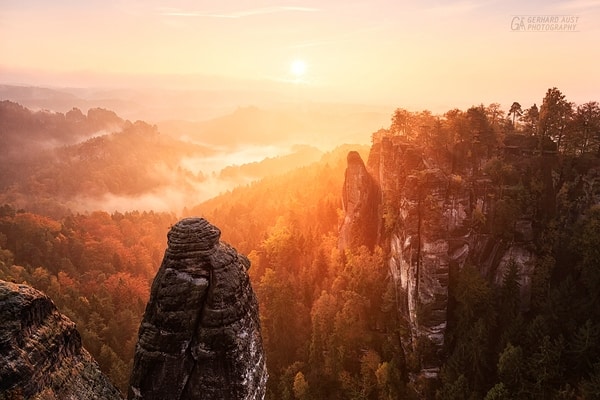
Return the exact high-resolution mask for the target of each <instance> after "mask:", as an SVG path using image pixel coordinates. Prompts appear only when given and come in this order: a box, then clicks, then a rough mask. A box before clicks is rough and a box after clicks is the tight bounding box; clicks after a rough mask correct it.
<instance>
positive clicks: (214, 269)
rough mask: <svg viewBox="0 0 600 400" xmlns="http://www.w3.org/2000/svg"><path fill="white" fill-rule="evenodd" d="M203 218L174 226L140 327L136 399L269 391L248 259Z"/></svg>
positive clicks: (225, 398)
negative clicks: (225, 241) (227, 242)
mask: <svg viewBox="0 0 600 400" xmlns="http://www.w3.org/2000/svg"><path fill="white" fill-rule="evenodd" d="M220 234H221V233H220V231H219V229H218V228H216V227H215V226H213V225H211V224H210V223H208V222H207V221H206V220H204V219H202V218H187V219H183V220H181V221H179V222H178V223H177V224H175V225H174V226H173V227H172V229H171V231H170V232H169V233H168V248H167V250H166V252H165V256H164V259H163V262H162V265H161V267H160V269H159V271H158V273H157V275H156V277H155V279H154V283H153V285H152V292H151V295H150V301H149V303H148V305H147V308H146V312H145V314H144V318H143V321H142V324H141V326H140V331H139V339H138V344H137V346H136V352H135V359H134V367H133V372H132V375H131V380H130V387H129V398H130V399H172V400H178V399H206V400H210V399H215V400H216V399H220V400H234V399H236V400H237V399H248V400H250V399H262V398H264V395H265V389H266V381H267V371H266V366H265V359H264V355H263V349H262V339H261V335H260V322H259V315H258V303H257V300H256V297H255V295H254V292H253V290H252V287H251V285H250V280H249V277H248V274H247V270H248V268H249V267H250V262H249V260H248V259H247V258H246V257H245V256H243V255H240V254H238V253H237V252H236V251H235V249H233V248H232V247H231V246H229V245H227V244H225V243H222V242H220V241H219V238H220Z"/></svg>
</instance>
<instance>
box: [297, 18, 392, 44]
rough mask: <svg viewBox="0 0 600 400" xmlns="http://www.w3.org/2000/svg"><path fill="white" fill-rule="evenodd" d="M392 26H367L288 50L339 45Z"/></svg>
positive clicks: (385, 24) (306, 42) (383, 24)
mask: <svg viewBox="0 0 600 400" xmlns="http://www.w3.org/2000/svg"><path fill="white" fill-rule="evenodd" d="M390 26H391V25H390V24H388V23H382V24H379V25H373V26H366V27H364V28H359V29H353V30H350V31H347V32H343V33H341V34H339V35H330V36H326V37H323V38H320V39H317V40H312V41H305V42H300V43H296V44H292V45H290V46H288V48H290V49H303V48H309V47H318V46H330V45H337V44H339V43H340V42H345V41H351V40H356V37H357V36H361V35H365V34H367V33H369V32H377V31H384V30H387V29H390Z"/></svg>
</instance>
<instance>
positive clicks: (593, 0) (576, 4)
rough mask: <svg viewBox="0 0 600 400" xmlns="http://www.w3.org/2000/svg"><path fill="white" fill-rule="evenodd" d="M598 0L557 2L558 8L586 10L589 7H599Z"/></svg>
mask: <svg viewBox="0 0 600 400" xmlns="http://www.w3.org/2000/svg"><path fill="white" fill-rule="evenodd" d="M599 7H600V0H573V1H567V2H563V3H560V4H557V8H558V9H560V10H569V11H571V10H588V9H590V8H599Z"/></svg>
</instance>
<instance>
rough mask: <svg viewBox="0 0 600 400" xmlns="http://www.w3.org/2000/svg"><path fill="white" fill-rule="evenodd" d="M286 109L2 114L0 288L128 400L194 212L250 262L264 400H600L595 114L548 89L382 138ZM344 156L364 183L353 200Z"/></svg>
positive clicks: (434, 118)
mask: <svg viewBox="0 0 600 400" xmlns="http://www.w3.org/2000/svg"><path fill="white" fill-rule="evenodd" d="M40 91H41V92H42V93H45V92H44V91H43V90H41V89H40ZM61 101H62V100H61ZM288 111H289V110H287V111H282V110H281V109H279V110H277V111H273V110H265V109H261V108H258V107H243V108H238V109H237V110H235V111H233V112H232V113H230V114H226V115H223V116H220V117H217V118H213V119H209V120H206V121H181V120H169V121H166V120H165V121H163V122H157V123H149V122H144V121H141V120H136V121H134V122H132V121H131V120H128V119H125V118H123V117H122V116H120V115H119V114H118V113H117V112H115V111H112V110H110V109H106V108H102V107H94V108H90V109H88V110H87V111H83V110H81V109H79V108H77V107H71V108H70V109H68V111H66V112H60V111H50V110H49V109H32V108H28V107H26V106H24V105H22V104H20V103H18V102H16V101H14V100H8V99H7V100H2V101H1V102H0V142H1V144H2V152H1V156H0V204H1V206H0V278H1V279H4V280H8V281H13V282H23V283H28V284H30V285H33V286H34V287H35V288H37V289H40V290H42V291H44V292H45V293H47V294H48V295H49V296H50V297H51V298H52V299H53V300H54V301H55V302H56V304H57V305H58V307H59V309H60V310H61V311H62V312H64V313H65V314H66V315H67V316H68V317H69V318H71V319H72V320H73V321H75V322H76V324H77V327H78V330H79V331H80V332H81V336H82V339H83V344H84V346H85V347H86V348H87V349H88V350H89V351H90V352H91V354H92V355H93V356H94V358H95V359H96V360H97V361H98V362H99V364H100V367H101V369H102V370H103V372H104V373H106V374H107V375H108V377H109V378H110V379H111V380H112V381H113V382H114V383H115V384H116V385H117V387H118V388H119V389H120V390H121V391H122V392H123V393H126V392H127V384H128V379H129V376H130V372H131V368H132V366H133V364H132V363H133V359H132V357H133V351H134V347H135V343H136V341H137V332H138V326H139V323H140V320H141V318H142V315H143V313H144V309H145V305H146V303H147V301H148V297H149V293H150V285H151V282H152V280H153V279H154V276H155V274H156V271H157V270H158V267H159V265H160V263H161V259H162V256H163V253H164V250H165V247H166V232H167V230H168V229H169V227H170V226H172V225H173V224H174V223H175V222H176V221H177V220H178V219H180V218H182V217H185V216H203V217H205V218H207V219H208V220H209V221H211V223H213V224H215V225H216V226H218V227H219V228H220V229H221V231H222V234H223V239H224V240H225V241H227V242H228V243H231V244H232V245H233V246H234V247H235V248H236V249H237V250H238V251H240V252H241V253H243V254H246V255H247V256H248V258H249V259H250V261H251V263H252V267H251V269H250V271H249V274H250V278H251V281H252V285H253V286H254V288H255V291H256V293H257V296H258V300H259V304H260V318H261V325H262V334H263V339H264V343H265V352H266V359H267V366H268V370H269V376H270V378H269V381H268V384H267V398H268V399H290V400H291V399H312V398H314V399H317V398H318V399H326V398H331V399H346V398H347V399H352V398H364V399H396V398H415V399H416V398H432V399H433V398H435V399H454V398H465V399H466V398H486V399H509V398H511V399H512V398H567V399H577V398H594V397H593V396H595V395H596V394H597V393H599V392H600V386H599V385H598V382H600V379H599V376H600V375H599V373H600V368H599V367H598V366H599V365H600V364H599V363H600V358H599V357H600V340H599V338H600V315H599V314H598V309H599V308H598V301H599V300H598V296H597V295H596V294H597V293H598V291H599V290H600V287H599V286H598V284H599V282H600V280H599V279H598V265H600V261H599V259H598V254H597V251H596V250H595V249H597V244H598V243H599V238H600V236H598V235H599V233H598V221H600V220H599V214H598V201H599V200H598V199H600V192H599V189H598V188H599V187H600V185H599V184H598V179H597V178H598V168H600V158H598V157H599V155H600V107H599V106H598V103H597V102H595V101H589V102H587V103H583V104H575V103H573V102H570V101H569V100H568V99H567V97H566V95H565V94H563V93H562V92H561V91H560V90H559V89H557V88H550V89H548V90H547V92H546V93H545V95H544V96H543V97H542V98H540V101H539V102H537V103H536V104H523V105H522V104H520V103H519V102H518V101H515V102H513V103H512V104H511V105H510V107H508V108H503V107H502V106H501V105H500V104H497V103H492V104H489V105H483V104H479V105H473V106H472V107H470V108H468V109H466V110H460V109H457V108H455V109H450V110H448V111H447V112H445V113H443V114H434V113H432V112H430V111H427V110H423V111H409V110H406V109H404V108H397V109H396V110H395V111H394V112H393V113H391V114H389V115H387V117H386V119H387V122H386V123H385V125H384V126H378V124H380V123H381V122H380V121H379V117H380V116H379V113H378V112H376V111H373V110H371V111H365V110H364V109H363V108H361V107H358V108H352V107H350V108H348V107H343V106H336V107H334V106H324V107H323V108H322V109H320V108H319V107H315V108H312V107H309V108H308V109H303V110H299V111H298V110H296V113H294V112H288ZM331 115H335V116H336V118H338V119H336V118H333V119H332V120H331V119H330V117H331ZM327 121H329V122H327ZM369 124H370V126H371V127H370V128H364V127H363V126H365V125H369ZM317 127H320V128H317ZM362 129H365V131H363V132H362V134H360V135H356V134H355V133H354V130H362ZM346 133H348V135H346ZM322 136H326V138H323V137H322ZM356 138H359V139H360V140H356V141H353V140H352V139H356ZM347 140H348V141H349V142H350V143H349V142H348V141H347ZM352 142H353V143H352ZM333 143H335V145H331V144H333ZM349 154H355V155H354V156H352V157H350V156H349ZM357 157H358V159H360V160H364V163H363V161H360V162H359V163H358V165H361V163H363V164H362V165H363V166H362V168H366V169H365V170H364V171H365V172H360V173H359V175H356V176H361V175H360V174H367V175H368V176H370V177H369V178H365V179H367V181H365V182H371V183H368V184H367V186H364V187H359V188H355V189H352V188H350V187H349V186H347V185H350V184H351V182H360V179H359V178H356V177H355V178H352V175H351V174H352V173H351V172H348V171H350V163H351V160H354V161H353V162H355V161H356V160H357ZM392 161H393V162H392ZM365 165H366V167H365ZM367 170H368V172H367ZM355 173H356V172H355ZM349 174H350V175H349ZM367 175H364V176H367ZM373 182H376V184H375V183H373ZM369 185H375V186H376V187H377V189H376V190H377V191H376V192H373V193H377V195H376V196H371V195H370V194H368V193H367V192H368V191H369V190H375V189H369V188H372V187H375V186H369ZM352 190H357V191H356V192H352ZM343 193H344V194H343ZM353 193H354V194H353ZM360 196H367V197H365V199H371V200H369V201H371V202H374V203H372V204H371V203H369V204H367V203H364V202H363V201H362V200H360V201H358V202H357V203H356V204H358V205H357V207H358V206H360V204H362V205H363V206H366V207H367V210H371V211H369V212H367V213H365V212H363V211H360V212H358V211H357V213H356V215H354V216H352V215H351V214H349V213H350V212H351V210H350V208H351V207H354V206H351V205H350V203H349V202H351V201H355V200H352V199H360V198H361V197H360ZM369 196H371V197H369ZM373 199H375V200H373ZM365 201H366V200H365ZM373 210H375V211H373ZM373 212H375V214H373V215H374V217H373V218H374V219H371V220H369V219H368V218H367V219H364V218H365V216H368V215H371V214H369V213H373ZM361 218H363V219H361ZM352 221H358V223H355V224H354V225H349V226H353V228H345V229H355V231H352V232H354V233H353V234H351V235H350V236H349V237H348V236H344V235H346V234H344V233H343V232H347V231H346V230H341V229H340V228H341V227H342V226H343V225H347V224H349V223H352ZM365 232H372V234H369V235H371V236H369V235H367V236H365V235H366V234H365ZM361 237H362V238H366V239H365V240H366V242H365V243H362V242H361V239H357V238H361ZM400 238H404V239H403V240H404V242H402V240H400ZM444 241H446V242H444ZM398 243H400V245H399V244H398ZM402 243H403V244H402ZM415 243H416V244H415ZM440 243H447V246H448V247H447V249H446V250H444V252H442V253H439V250H436V249H439V248H442V249H443V248H444V247H443V246H442V245H440ZM397 246H404V247H397ZM440 246H441V247H440ZM432 249H433V250H432ZM465 249H472V250H468V251H467V250H465ZM436 251H437V252H438V253H435V252H436ZM415 252H418V253H415ZM467 253H469V254H471V253H472V255H469V256H465V254H467ZM404 254H408V256H407V257H408V258H407V259H403V258H402V257H404V256H405V255H404ZM414 254H420V255H419V256H415V255H414ZM440 254H441V255H440ZM502 254H504V256H502ZM398 259H401V260H404V261H401V262H400V263H399V264H398V265H400V266H399V267H398V266H396V267H394V265H396V264H394V263H396V262H397V260H398ZM428 260H437V261H435V262H434V263H433V264H428V262H430V261H428ZM444 263H446V264H444ZM394 268H400V270H401V271H404V272H401V273H397V272H394V271H395V269H394ZM402 268H405V270H402ZM411 268H416V271H417V272H416V273H417V276H418V274H421V278H417V280H416V281H415V280H412V281H411V279H412V278H411V274H412V273H413V272H411V271H413V269H411ZM419 268H422V270H421V271H420V272H418V271H419ZM428 268H431V270H429V269H428ZM428 271H429V272H428ZM432 271H433V272H432ZM440 271H441V272H440ZM398 274H399V275H398ZM402 274H404V275H402ZM427 274H433V275H427ZM435 274H438V275H435ZM440 274H441V275H440ZM444 274H446V275H444ZM402 279H408V283H406V282H407V281H402ZM419 279H420V280H419ZM435 279H437V280H438V281H439V282H438V281H436V280H435ZM403 282H404V283H403ZM431 282H434V283H435V282H438V283H435V284H434V283H431ZM403 285H404V286H403ZM406 285H408V287H409V288H411V287H412V289H406ZM410 285H414V286H410ZM428 285H433V286H432V287H433V288H434V289H435V288H437V289H435V290H436V291H434V292H431V293H430V292H427V290H429V289H428ZM436 285H442V286H441V287H443V288H445V289H444V290H445V292H444V293H443V295H440V293H441V292H440V291H439V287H438V286H436ZM443 285H446V286H443ZM411 293H413V294H414V293H416V294H417V295H416V297H412V298H411V297H410V296H411ZM403 296H408V297H405V298H407V299H409V300H404V301H405V302H403V300H402V298H403ZM440 296H441V297H440ZM410 299H412V300H410ZM440 299H441V300H440ZM411 307H413V308H411ZM440 310H442V311H443V312H442V311H440ZM439 318H441V321H442V324H440V319H439ZM440 327H443V328H442V331H441V332H442V333H441V335H442V336H439V334H438V333H435V332H438V331H436V330H435V329H438V330H439V329H440ZM432 332H434V333H432ZM436 335H437V336H436ZM439 337H442V338H443V339H442V340H441V342H440V341H439Z"/></svg>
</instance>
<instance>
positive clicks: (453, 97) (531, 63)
mask: <svg viewBox="0 0 600 400" xmlns="http://www.w3.org/2000/svg"><path fill="white" fill-rule="evenodd" d="M522 16H530V17H531V18H538V17H544V16H565V17H568V18H570V20H567V22H573V23H572V24H564V25H561V26H558V27H556V26H555V27H554V28H552V29H555V28H556V31H543V26H541V25H540V26H541V28H540V29H542V30H541V31H535V30H534V31H530V30H529V27H525V26H523V28H526V29H525V30H526V31H519V29H517V28H519V26H518V25H517V23H516V22H518V21H520V20H519V19H517V20H515V18H522ZM523 18H524V17H523ZM527 18H529V17H527ZM574 18H575V19H574ZM599 19H600V2H599V1H595V0H573V1H558V2H557V1H552V2H541V1H535V2H529V3H527V4H524V3H523V2H516V1H508V2H498V1H487V2H483V3H481V2H474V1H469V0H464V1H455V2H445V3H440V2H433V1H426V2H421V3H416V2H409V1H402V2H391V1H377V2H375V3H373V2H354V3H350V4H348V3H345V2H344V3H343V2H340V1H331V2H327V3H326V4H323V3H320V2H316V1H312V0H311V1H303V2H298V3H290V2H275V1H261V2H258V3H253V5H248V4H246V3H245V2H240V1H226V2H221V3H219V4H218V5H217V4H216V3H209V2H194V3H190V2H186V1H177V2H168V3H166V2H163V1H160V0H154V1H151V2H144V3H138V2H135V1H131V0H128V1H119V2H116V1H109V2H98V1H91V2H85V3H71V2H67V1H64V0H63V1H58V2H53V3H44V2H40V1H34V0H25V1H18V2H17V1H12V0H9V1H4V2H3V5H2V8H1V9H0V21H1V24H0V34H1V36H2V37H4V38H10V40H3V41H0V51H2V54H3V59H2V61H1V62H0V72H1V74H0V76H1V77H2V78H0V84H8V85H25V86H27V85H31V86H41V87H50V88H54V89H61V88H77V89H90V88H91V89H94V90H138V91H142V90H149V89H153V90H156V89H160V90H166V91H171V92H177V93H189V92H194V91H211V92H213V93H220V92H232V93H234V94H238V95H239V98H238V99H235V97H234V98H233V99H231V100H228V101H233V103H231V104H229V105H228V107H229V109H231V107H235V106H241V107H243V106H248V105H256V106H259V107H261V106H265V105H269V104H277V103H287V102H290V103H295V102H298V103H302V102H317V103H319V102H326V103H345V104H368V105H378V106H386V107H403V108H407V109H410V110H415V111H416V110H422V109H429V110H431V111H432V112H434V113H438V112H443V111H446V110H448V109H450V108H454V107H459V108H466V107H469V106H471V105H473V104H480V103H483V104H489V103H492V102H498V103H500V104H501V105H502V106H503V107H504V108H508V107H509V106H510V104H511V103H512V102H513V101H519V102H520V103H521V104H522V105H524V106H529V105H531V104H533V103H538V104H539V102H540V101H541V99H542V96H543V94H544V93H545V91H546V89H548V88H549V87H558V88H560V89H561V90H562V91H563V93H565V95H566V96H567V98H569V99H570V100H571V101H574V102H576V103H584V102H586V101H589V100H591V99H593V98H594V94H595V93H597V92H598V89H600V77H598V75H597V74H596V73H595V66H596V65H597V64H598V61H600V55H599V54H598V52H595V51H591V50H590V49H593V48H595V46H596V44H597V41H598V39H599V38H600V27H599V26H598V24H597V23H596V21H598V20H599ZM523 21H525V20H523ZM525 22H527V21H525ZM533 28H535V26H533ZM242 94H243V95H242ZM176 100H177V101H181V99H176ZM235 100H237V104H236V103H235ZM210 101H211V99H210V97H208V98H207V100H206V102H207V103H210ZM180 105H181V106H185V105H186V104H185V101H184V103H183V104H180Z"/></svg>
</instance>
